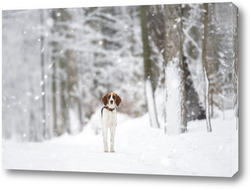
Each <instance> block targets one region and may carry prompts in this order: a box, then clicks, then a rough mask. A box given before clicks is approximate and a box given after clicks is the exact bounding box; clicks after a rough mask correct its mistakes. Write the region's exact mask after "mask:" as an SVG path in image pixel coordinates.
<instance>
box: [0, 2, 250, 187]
mask: <svg viewBox="0 0 250 189" xmlns="http://www.w3.org/2000/svg"><path fill="white" fill-rule="evenodd" d="M201 2H213V1H200V0H185V1H183V0H126V1H124V0H105V1H103V0H102V1H100V0H90V1H84V0H67V1H63V0H40V1H37V0H2V1H0V7H1V10H10V9H36V8H58V7H60V8H61V7H89V6H119V5H140V4H166V3H170V4H177V3H201ZM216 2H226V1H216ZM234 3H235V4H236V5H237V6H238V7H239V12H240V30H241V31H240V57H239V58H240V150H241V153H240V169H241V171H240V172H239V173H238V175H237V176H235V177H234V178H230V179H229V178H227V179H225V178H224V179H222V178H201V177H175V176H138V175H115V174H88V173H63V172H35V171H6V170H2V169H1V170H0V188H15V189H16V188H21V187H22V188H25V189H28V188H32V189H34V188H36V189H41V188H56V189H64V188H73V187H74V188H75V187H79V188H88V187H89V188H109V189H110V188H117V189H121V188H126V189H128V188H143V189H147V188H157V189H158V188H171V189H174V188H178V189H181V188H185V189H189V188H190V189H193V188H202V189H206V188H213V187H216V188H220V189H223V188H226V189H231V188H234V189H235V188H246V187H249V186H250V179H249V178H250V172H249V170H250V169H249V168H250V167H249V162H250V157H249V151H250V148H249V146H248V145H247V144H250V141H249V138H250V137H249V135H250V131H249V130H250V122H249V118H250V116H249V112H250V111H248V107H250V104H249V99H250V98H249V96H250V94H249V87H250V84H249V83H250V79H249V77H250V74H249V73H248V72H249V71H250V69H249V65H250V60H249V56H247V55H248V54H249V48H247V47H249V45H248V44H250V41H249V35H250V31H249V23H250V6H249V1H246V0H235V1H234ZM1 17H2V15H1ZM1 22H2V19H1ZM0 30H1V35H2V27H1V29H0ZM1 41H2V37H1ZM1 48H2V47H1ZM0 54H1V57H2V49H1V51H0ZM0 73H2V66H1V68H0ZM0 80H1V81H0V83H1V84H0V86H1V87H0V90H1V91H0V92H1V99H2V77H1V78H0ZM0 105H1V106H2V103H1V104H0ZM0 118H2V113H1V115H0ZM1 120H2V119H1ZM1 123H2V121H1ZM1 131H2V129H1ZM0 144H1V146H2V142H0ZM0 153H1V154H2V148H1V149H0ZM0 160H1V162H0V166H1V167H2V156H1V158H0Z"/></svg>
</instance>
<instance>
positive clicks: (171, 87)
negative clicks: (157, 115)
mask: <svg viewBox="0 0 250 189" xmlns="http://www.w3.org/2000/svg"><path fill="white" fill-rule="evenodd" d="M178 65H179V60H178V58H174V59H173V60H172V61H169V63H168V65H167V68H166V73H165V74H166V76H165V78H166V81H165V82H166V86H167V94H168V95H167V103H166V114H167V116H166V119H167V120H166V126H167V128H166V129H167V133H168V134H170V135H177V134H179V133H180V126H181V119H180V118H181V106H180V104H181V92H180V82H181V81H180V76H179V73H178V67H177V66H178Z"/></svg>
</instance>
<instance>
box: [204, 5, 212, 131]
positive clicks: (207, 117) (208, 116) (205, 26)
mask: <svg viewBox="0 0 250 189" xmlns="http://www.w3.org/2000/svg"><path fill="white" fill-rule="evenodd" d="M204 8H205V13H204V35H203V41H202V64H203V73H204V78H205V83H206V85H205V89H204V90H205V104H206V125H207V132H212V127H211V120H210V104H209V99H210V93H209V91H210V80H209V77H208V72H207V70H208V65H207V35H208V16H209V8H208V3H205V4H204Z"/></svg>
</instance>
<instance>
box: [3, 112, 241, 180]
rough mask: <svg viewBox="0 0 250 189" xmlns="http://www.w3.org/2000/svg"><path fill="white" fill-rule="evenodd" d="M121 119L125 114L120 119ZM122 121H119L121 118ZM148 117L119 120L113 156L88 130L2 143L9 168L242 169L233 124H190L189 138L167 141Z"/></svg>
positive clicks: (218, 172)
mask: <svg viewBox="0 0 250 189" xmlns="http://www.w3.org/2000/svg"><path fill="white" fill-rule="evenodd" d="M119 116H121V117H122V115H119ZM118 118H119V117H118ZM148 119H149V118H148V116H147V115H145V116H143V117H141V118H137V119H131V118H124V117H123V119H121V120H122V121H120V124H119V125H118V127H117V132H116V139H115V149H116V152H115V153H104V152H103V146H102V138H101V135H94V134H93V131H92V129H91V127H90V126H89V125H88V126H87V127H86V128H85V129H84V131H83V132H82V133H81V134H78V135H75V136H69V135H64V136H62V137H60V138H57V139H53V140H51V141H46V142H43V143H15V142H13V141H3V149H4V151H3V152H4V153H3V166H4V168H6V169H33V170H57V171H83V172H111V173H134V174H166V175H199V176H227V177H229V176H232V175H233V174H234V173H235V172H236V171H237V169H238V163H237V162H238V156H237V153H238V143H237V141H238V138H237V135H238V132H237V131H236V130H235V121H234V120H226V121H223V120H222V119H219V118H218V119H214V120H212V124H213V133H207V132H206V126H205V121H193V122H189V125H188V133H186V134H181V135H176V136H168V135H166V134H164V132H163V130H159V129H153V128H150V127H149V125H148V124H149V121H148Z"/></svg>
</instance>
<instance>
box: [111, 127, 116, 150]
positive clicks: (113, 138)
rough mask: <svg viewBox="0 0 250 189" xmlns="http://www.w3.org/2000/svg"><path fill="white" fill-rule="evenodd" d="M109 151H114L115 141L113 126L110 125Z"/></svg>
mask: <svg viewBox="0 0 250 189" xmlns="http://www.w3.org/2000/svg"><path fill="white" fill-rule="evenodd" d="M110 135H111V136H110V152H115V148H114V142H115V126H113V127H110Z"/></svg>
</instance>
